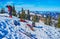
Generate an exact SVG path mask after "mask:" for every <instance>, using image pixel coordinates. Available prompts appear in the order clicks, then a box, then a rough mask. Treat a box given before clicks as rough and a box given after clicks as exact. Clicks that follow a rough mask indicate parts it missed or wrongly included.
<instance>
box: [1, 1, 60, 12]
mask: <svg viewBox="0 0 60 39" xmlns="http://www.w3.org/2000/svg"><path fill="white" fill-rule="evenodd" d="M13 4H14V5H15V7H16V10H17V11H20V10H21V8H24V9H26V10H27V9H29V10H31V11H36V10H37V11H60V0H0V9H1V8H3V7H4V8H5V9H6V10H7V8H6V7H5V6H6V5H13Z"/></svg>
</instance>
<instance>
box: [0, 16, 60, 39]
mask: <svg viewBox="0 0 60 39" xmlns="http://www.w3.org/2000/svg"><path fill="white" fill-rule="evenodd" d="M26 21H27V22H20V20H19V18H17V17H14V16H13V18H9V17H7V16H0V39H60V33H59V32H58V30H57V29H55V28H54V27H51V26H47V25H45V24H44V23H43V22H40V23H36V24H35V25H36V27H34V28H33V29H34V31H32V30H31V29H30V28H29V27H28V26H27V24H30V25H31V24H32V21H28V20H26Z"/></svg>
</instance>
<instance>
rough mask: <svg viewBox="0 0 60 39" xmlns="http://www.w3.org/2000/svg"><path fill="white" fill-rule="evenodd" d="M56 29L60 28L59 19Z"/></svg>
mask: <svg viewBox="0 0 60 39" xmlns="http://www.w3.org/2000/svg"><path fill="white" fill-rule="evenodd" d="M57 27H58V28H60V17H59V19H58V24H57Z"/></svg>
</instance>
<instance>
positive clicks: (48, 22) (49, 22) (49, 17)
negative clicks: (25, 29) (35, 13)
mask: <svg viewBox="0 0 60 39" xmlns="http://www.w3.org/2000/svg"><path fill="white" fill-rule="evenodd" d="M45 24H47V25H51V16H50V14H48V15H47V17H46V18H45Z"/></svg>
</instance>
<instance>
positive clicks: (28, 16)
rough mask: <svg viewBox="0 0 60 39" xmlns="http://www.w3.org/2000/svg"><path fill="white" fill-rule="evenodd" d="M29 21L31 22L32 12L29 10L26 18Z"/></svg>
mask: <svg viewBox="0 0 60 39" xmlns="http://www.w3.org/2000/svg"><path fill="white" fill-rule="evenodd" d="M26 19H27V20H30V12H29V10H27V17H26Z"/></svg>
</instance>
